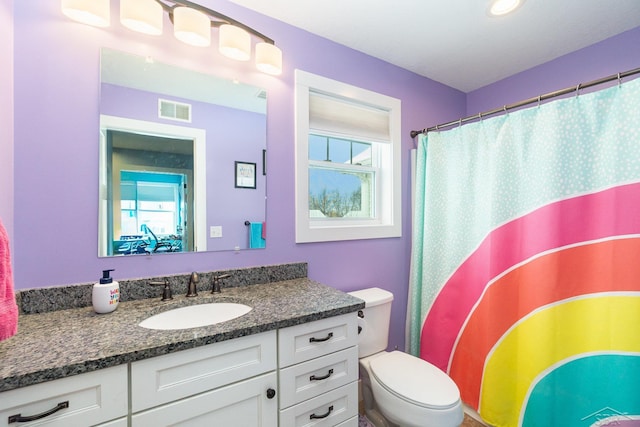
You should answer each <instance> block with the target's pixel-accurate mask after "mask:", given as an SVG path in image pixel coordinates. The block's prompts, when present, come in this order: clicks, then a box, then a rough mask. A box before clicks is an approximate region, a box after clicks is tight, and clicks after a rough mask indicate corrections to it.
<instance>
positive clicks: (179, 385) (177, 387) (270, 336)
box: [131, 331, 276, 413]
mask: <svg viewBox="0 0 640 427" xmlns="http://www.w3.org/2000/svg"><path fill="white" fill-rule="evenodd" d="M275 369H276V332H275V331H269V332H263V333H261V334H256V335H249V336H246V337H242V338H235V339H232V340H228V341H221V342H218V343H215V344H210V345H205V346H202V347H197V348H194V349H190V350H184V351H179V352H176V353H171V354H167V355H164V356H158V357H153V358H150V359H146V360H140V361H138V362H134V363H132V364H131V407H132V412H134V413H135V412H138V411H142V410H144V409H148V408H151V407H154V406H158V405H161V404H164V403H168V402H172V401H174V400H178V399H182V398H185V397H188V396H191V395H194V394H196V393H202V392H205V391H208V390H213V389H214V388H217V387H221V386H224V385H227V384H230V383H232V382H235V381H240V380H244V379H247V378H249V377H252V376H255V375H260V374H263V373H265V372H269V371H273V370H275ZM274 388H275V387H274Z"/></svg>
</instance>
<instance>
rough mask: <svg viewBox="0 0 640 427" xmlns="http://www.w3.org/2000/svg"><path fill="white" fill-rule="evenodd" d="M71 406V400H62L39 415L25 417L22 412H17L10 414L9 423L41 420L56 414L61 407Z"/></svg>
mask: <svg viewBox="0 0 640 427" xmlns="http://www.w3.org/2000/svg"><path fill="white" fill-rule="evenodd" d="M68 407H69V401H68V400H66V401H64V402H60V403H58V404H57V405H56V407H55V408H52V409H49V410H48V411H45V412H43V413H41V414H37V415H30V416H27V417H23V416H22V414H16V415H10V416H9V424H11V423H28V422H29V421H35V420H39V419H41V418H45V417H48V416H49V415H52V414H55V413H56V412H58V411H60V410H61V409H65V408H68Z"/></svg>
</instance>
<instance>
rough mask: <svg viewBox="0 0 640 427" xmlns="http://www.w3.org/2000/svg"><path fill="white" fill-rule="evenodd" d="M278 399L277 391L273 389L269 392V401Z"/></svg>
mask: <svg viewBox="0 0 640 427" xmlns="http://www.w3.org/2000/svg"><path fill="white" fill-rule="evenodd" d="M274 397H276V391H275V390H274V389H272V388H270V389H268V390H267V399H273V398H274Z"/></svg>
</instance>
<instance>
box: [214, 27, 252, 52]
mask: <svg viewBox="0 0 640 427" xmlns="http://www.w3.org/2000/svg"><path fill="white" fill-rule="evenodd" d="M219 49H220V53H221V54H223V55H224V56H226V57H228V58H231V59H236V60H238V61H248V60H249V58H251V35H250V34H249V33H248V32H247V31H245V30H243V29H242V28H240V27H236V26H235V25H230V24H223V25H221V26H220V45H219Z"/></svg>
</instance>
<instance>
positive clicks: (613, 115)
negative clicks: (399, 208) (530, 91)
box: [407, 79, 640, 427]
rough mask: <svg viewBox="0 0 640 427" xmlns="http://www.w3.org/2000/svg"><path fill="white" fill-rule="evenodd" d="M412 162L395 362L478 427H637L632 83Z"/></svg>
mask: <svg viewBox="0 0 640 427" xmlns="http://www.w3.org/2000/svg"><path fill="white" fill-rule="evenodd" d="M417 163H418V165H417V171H416V201H415V204H416V210H415V220H414V238H413V239H414V241H413V255H412V271H411V283H410V295H409V306H408V318H407V323H408V328H407V342H408V344H409V347H410V351H411V352H412V353H413V354H416V355H420V357H422V358H423V359H425V360H427V361H429V362H431V363H433V364H435V365H436V366H438V367H440V368H441V369H442V370H444V371H446V372H447V373H448V374H449V375H450V376H451V378H453V380H454V381H455V382H456V384H457V385H458V387H459V388H460V392H461V395H462V399H463V401H464V402H465V403H466V404H468V405H469V406H471V407H472V408H474V409H475V410H477V411H478V412H479V414H480V415H481V416H482V418H483V419H484V420H485V421H486V422H487V423H488V424H490V425H493V426H505V427H507V426H508V427H512V426H526V427H531V426H540V427H554V426H557V427H568V426H579V427H582V426H585V427H586V426H614V425H615V426H640V79H637V80H634V81H630V82H627V83H623V84H620V85H616V86H614V87H610V88H608V89H603V90H600V91H598V92H594V93H589V94H581V95H579V96H574V97H571V98H567V99H562V100H558V101H554V102H551V103H548V104H544V105H540V106H534V107H533V108H529V109H525V110H520V111H515V112H510V113H509V114H506V115H504V116H501V117H496V118H491V119H485V120H482V121H480V122H477V123H472V124H468V125H464V126H460V127H458V128H455V129H451V130H448V131H445V132H438V133H429V134H427V135H423V136H421V139H420V141H419V147H418V161H417ZM425 386H428V385H425Z"/></svg>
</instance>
